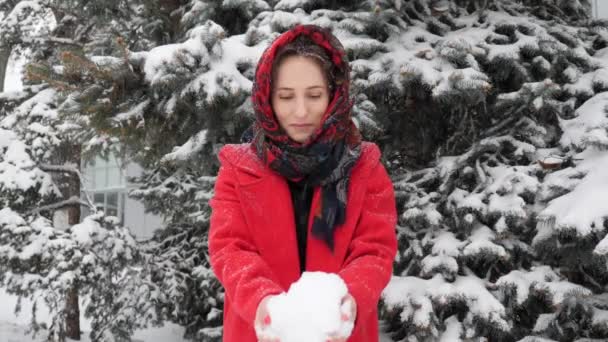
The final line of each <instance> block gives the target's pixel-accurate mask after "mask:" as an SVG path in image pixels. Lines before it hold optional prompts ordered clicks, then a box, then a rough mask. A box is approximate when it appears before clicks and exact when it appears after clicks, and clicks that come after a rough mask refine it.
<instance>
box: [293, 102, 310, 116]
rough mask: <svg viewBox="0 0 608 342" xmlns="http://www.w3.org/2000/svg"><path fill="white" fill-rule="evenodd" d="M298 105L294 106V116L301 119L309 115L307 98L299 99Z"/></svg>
mask: <svg viewBox="0 0 608 342" xmlns="http://www.w3.org/2000/svg"><path fill="white" fill-rule="evenodd" d="M295 105H296V107H295V108H294V116H295V117H296V118H299V119H303V118H305V117H306V116H307V115H308V109H307V105H306V100H304V99H299V100H297V101H296V104H295Z"/></svg>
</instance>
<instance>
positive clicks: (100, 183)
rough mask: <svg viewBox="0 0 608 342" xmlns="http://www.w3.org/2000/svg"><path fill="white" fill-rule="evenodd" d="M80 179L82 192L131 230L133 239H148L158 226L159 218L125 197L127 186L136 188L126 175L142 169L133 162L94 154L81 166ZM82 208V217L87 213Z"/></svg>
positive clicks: (137, 202)
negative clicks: (121, 161)
mask: <svg viewBox="0 0 608 342" xmlns="http://www.w3.org/2000/svg"><path fill="white" fill-rule="evenodd" d="M81 168H82V170H83V172H82V174H83V178H84V182H83V184H82V192H83V193H82V195H83V196H85V197H86V196H87V195H88V196H89V197H90V198H91V199H92V200H93V202H94V203H95V206H96V207H97V209H98V210H103V211H105V213H106V214H107V215H112V216H116V217H118V218H119V219H120V221H121V223H122V224H123V225H124V226H125V227H128V228H129V229H130V230H131V233H133V235H135V237H136V238H137V239H148V238H150V237H152V234H153V233H154V231H155V230H156V229H158V228H160V227H161V226H162V223H163V220H162V219H161V218H160V217H159V216H157V215H153V214H150V213H146V212H145V208H144V205H143V203H141V202H140V201H138V200H135V199H131V198H129V196H128V192H129V190H130V189H133V188H135V187H136V185H135V184H131V183H129V182H128V181H127V178H128V177H135V176H139V175H140V174H141V172H142V168H141V167H140V166H139V165H137V164H134V163H127V164H126V165H121V164H120V162H119V160H117V159H116V158H114V157H113V156H110V157H109V158H108V159H107V160H106V159H104V158H102V157H100V156H98V157H96V158H95V159H94V160H91V161H87V162H85V163H83V165H82V166H81ZM89 214H90V212H89V211H88V210H83V212H82V216H83V217H84V216H86V215H89Z"/></svg>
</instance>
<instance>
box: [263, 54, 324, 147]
mask: <svg viewBox="0 0 608 342" xmlns="http://www.w3.org/2000/svg"><path fill="white" fill-rule="evenodd" d="M328 104H329V88H328V84H327V80H326V79H325V76H324V74H323V70H322V69H321V67H320V66H319V65H318V64H317V63H316V62H315V61H314V60H312V59H311V58H310V57H303V56H289V57H286V58H285V59H284V60H283V61H282V62H281V64H280V65H279V68H278V70H277V74H276V79H275V80H274V88H273V92H272V109H273V110H274V113H275V115H276V117H277V120H278V121H279V124H280V125H281V127H282V128H283V129H284V130H285V132H287V135H288V136H289V137H290V138H291V139H292V140H294V141H297V142H300V143H303V142H305V141H306V140H307V139H308V138H309V137H310V136H311V135H312V134H313V133H314V132H315V131H316V129H317V128H319V127H320V126H321V119H322V118H323V114H325V110H326V109H327V106H328Z"/></svg>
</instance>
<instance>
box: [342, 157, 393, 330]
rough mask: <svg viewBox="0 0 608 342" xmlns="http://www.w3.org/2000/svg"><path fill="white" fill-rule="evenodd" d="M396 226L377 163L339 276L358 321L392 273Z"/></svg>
mask: <svg viewBox="0 0 608 342" xmlns="http://www.w3.org/2000/svg"><path fill="white" fill-rule="evenodd" d="M396 223H397V210H396V204H395V195H394V190H393V184H392V182H391V180H390V178H389V176H388V174H387V172H386V170H385V169H384V166H383V165H382V163H380V162H378V163H377V165H375V166H374V168H373V170H372V171H371V174H370V178H369V182H368V187H367V192H366V194H365V198H364V203H363V209H362V211H361V216H360V218H359V222H358V223H357V226H356V228H355V232H354V236H353V238H352V241H351V243H350V245H349V248H348V251H347V257H346V260H345V262H344V264H343V266H342V269H341V270H340V272H339V273H338V274H339V276H340V277H341V278H342V279H343V280H344V282H345V283H346V286H347V288H348V291H349V293H350V294H351V295H352V296H353V297H354V298H355V301H356V303H357V321H360V320H366V319H367V316H368V315H370V314H371V313H372V312H373V309H374V308H376V307H377V306H378V301H379V300H380V295H381V293H382V290H383V289H384V288H385V287H386V285H387V284H388V282H389V280H390V278H391V275H392V273H393V260H394V259H395V255H396V252H397V235H396V231H395V226H396Z"/></svg>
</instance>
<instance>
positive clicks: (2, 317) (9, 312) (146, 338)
mask: <svg viewBox="0 0 608 342" xmlns="http://www.w3.org/2000/svg"><path fill="white" fill-rule="evenodd" d="M0 303H2V304H1V305H0V342H44V341H45V337H46V336H45V333H44V332H41V333H39V334H38V335H36V336H35V337H34V336H32V334H31V333H29V332H28V322H29V320H30V317H31V315H30V313H31V305H29V303H28V302H27V301H24V302H23V303H22V309H21V312H20V314H19V315H15V313H14V309H15V304H16V303H17V298H16V297H15V296H12V295H9V294H7V293H6V292H5V291H4V290H2V289H0ZM47 315H48V314H47V313H46V310H44V309H40V308H39V310H38V316H39V317H40V318H43V317H46V316H47ZM80 320H81V327H82V329H83V332H84V334H83V335H82V338H81V340H80V341H81V342H90V340H89V338H88V331H89V329H90V326H89V322H88V321H87V319H85V318H84V317H81V318H80ZM183 334H184V328H182V327H180V326H178V325H175V324H166V325H165V326H164V327H161V328H148V329H145V330H138V331H136V332H135V335H134V338H133V342H168V341H170V342H189V341H188V340H186V339H184V338H183V337H182V336H183ZM391 341H392V340H391V339H390V338H388V337H387V336H380V342H391Z"/></svg>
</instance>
